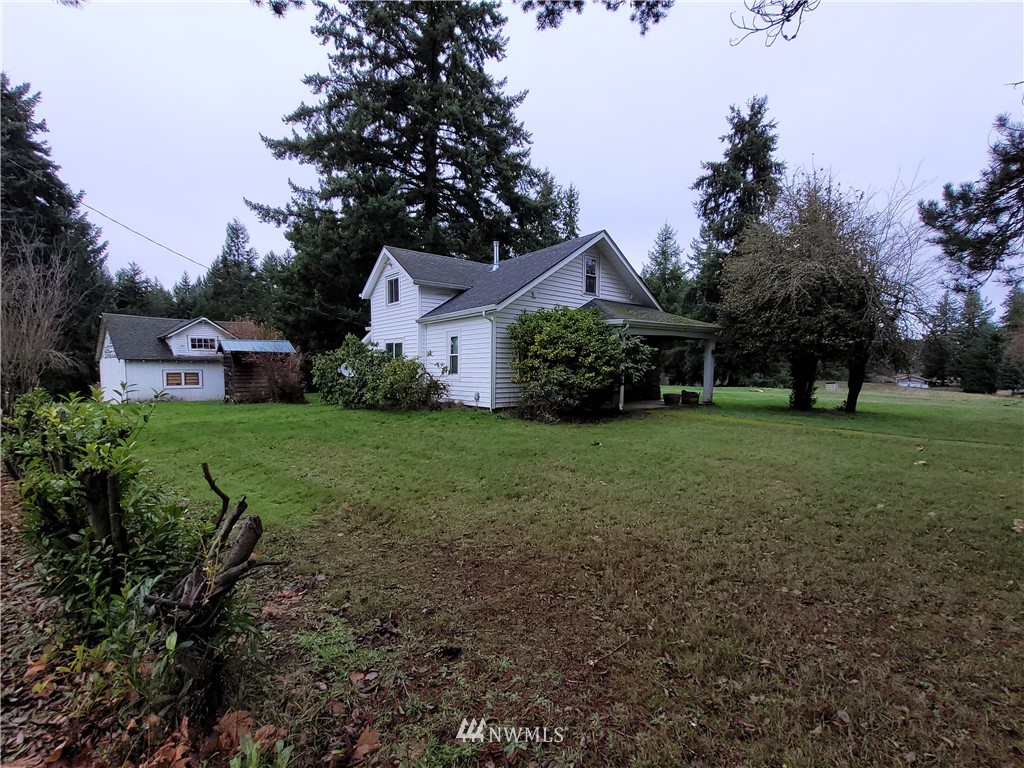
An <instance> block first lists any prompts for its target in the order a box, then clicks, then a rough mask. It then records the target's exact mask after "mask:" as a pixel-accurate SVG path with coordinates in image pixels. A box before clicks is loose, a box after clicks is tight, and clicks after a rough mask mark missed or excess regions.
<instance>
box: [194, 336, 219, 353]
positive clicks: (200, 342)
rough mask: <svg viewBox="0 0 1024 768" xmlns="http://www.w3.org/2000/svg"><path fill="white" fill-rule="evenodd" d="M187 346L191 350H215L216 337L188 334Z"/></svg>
mask: <svg viewBox="0 0 1024 768" xmlns="http://www.w3.org/2000/svg"><path fill="white" fill-rule="evenodd" d="M188 348H189V349H192V350H203V351H206V350H211V351H216V349H217V339H211V338H208V337H203V336H189V337H188Z"/></svg>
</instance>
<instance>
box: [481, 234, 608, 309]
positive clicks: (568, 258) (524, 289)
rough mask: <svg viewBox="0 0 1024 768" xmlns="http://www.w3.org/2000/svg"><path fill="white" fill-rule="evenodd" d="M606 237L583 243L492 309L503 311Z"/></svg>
mask: <svg viewBox="0 0 1024 768" xmlns="http://www.w3.org/2000/svg"><path fill="white" fill-rule="evenodd" d="M607 237H608V236H607V235H606V234H605V233H604V232H603V231H602V232H601V233H599V234H598V235H596V236H595V237H594V239H593V240H590V241H589V242H587V243H584V244H583V245H581V246H580V247H579V248H577V249H576V250H575V251H573V252H572V253H570V254H569V255H568V256H566V257H565V258H564V259H562V260H561V261H560V262H558V263H557V264H555V266H553V267H551V268H550V269H549V270H547V271H546V272H544V273H543V274H542V275H540V277H537V278H536V279H534V280H532V281H531V282H529V283H527V284H526V285H525V286H523V287H522V288H520V289H519V290H518V291H516V292H515V293H513V294H512V295H511V296H509V297H508V298H507V299H505V300H504V301H502V302H501V303H500V304H498V305H497V306H495V307H494V309H497V310H502V309H504V308H505V307H507V306H508V305H509V304H511V303H512V302H513V301H515V300H516V299H518V298H519V297H520V296H522V295H523V294H525V293H527V292H528V291H532V290H533V289H534V288H536V287H537V286H538V285H540V284H541V283H542V282H544V281H545V280H547V279H548V278H549V277H551V275H553V274H554V273H555V272H557V271H558V270H560V269H561V268H562V267H564V266H566V265H567V264H571V263H572V260H573V259H575V258H576V257H577V256H579V255H580V254H581V253H583V252H584V251H585V250H587V249H588V248H590V246H592V245H595V244H596V243H599V242H601V239H602V238H607ZM484 309H490V307H476V311H477V312H479V311H481V310H484ZM474 314H475V313H474Z"/></svg>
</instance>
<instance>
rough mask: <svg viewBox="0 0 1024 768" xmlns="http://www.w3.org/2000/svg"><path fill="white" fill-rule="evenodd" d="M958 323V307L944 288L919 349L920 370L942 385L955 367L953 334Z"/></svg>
mask: <svg viewBox="0 0 1024 768" xmlns="http://www.w3.org/2000/svg"><path fill="white" fill-rule="evenodd" d="M959 326H960V307H959V305H958V304H957V302H956V299H955V298H954V297H953V295H952V294H951V293H950V292H949V291H946V292H945V293H943V294H942V298H941V299H940V300H939V302H938V303H937V304H936V305H935V309H934V311H932V312H931V313H930V316H929V318H928V333H927V334H925V337H924V342H923V344H922V350H921V373H922V374H924V377H925V378H926V379H930V380H932V381H937V382H938V383H939V384H941V385H942V386H945V385H946V383H947V382H948V381H949V380H950V379H952V378H954V373H955V369H956V340H955V338H954V334H955V332H956V329H957V328H958V327H959Z"/></svg>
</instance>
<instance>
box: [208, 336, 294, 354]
mask: <svg viewBox="0 0 1024 768" xmlns="http://www.w3.org/2000/svg"><path fill="white" fill-rule="evenodd" d="M220 348H221V350H222V351H224V352H285V353H289V354H290V353H292V352H294V351H295V347H293V346H292V343H291V342H290V341H285V340H283V339H279V340H272V341H261V340H253V339H223V340H222V341H221V342H220Z"/></svg>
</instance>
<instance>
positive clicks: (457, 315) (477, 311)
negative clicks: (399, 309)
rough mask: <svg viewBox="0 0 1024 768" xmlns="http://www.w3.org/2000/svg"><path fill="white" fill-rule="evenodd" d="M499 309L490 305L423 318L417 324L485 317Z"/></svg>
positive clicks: (495, 305) (494, 305)
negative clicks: (478, 316)
mask: <svg viewBox="0 0 1024 768" xmlns="http://www.w3.org/2000/svg"><path fill="white" fill-rule="evenodd" d="M497 309H498V305H497V304H488V305H487V306H486V307H473V308H472V309H463V310H461V311H459V312H452V313H450V314H447V315H437V316H436V317H421V318H419V319H417V320H416V322H417V323H422V324H423V325H430V324H431V323H440V322H443V321H445V320H460V319H461V318H463V317H476V316H477V315H485V314H487V313H488V312H494V311H496V310H497Z"/></svg>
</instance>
